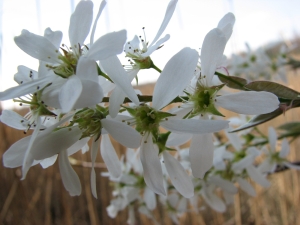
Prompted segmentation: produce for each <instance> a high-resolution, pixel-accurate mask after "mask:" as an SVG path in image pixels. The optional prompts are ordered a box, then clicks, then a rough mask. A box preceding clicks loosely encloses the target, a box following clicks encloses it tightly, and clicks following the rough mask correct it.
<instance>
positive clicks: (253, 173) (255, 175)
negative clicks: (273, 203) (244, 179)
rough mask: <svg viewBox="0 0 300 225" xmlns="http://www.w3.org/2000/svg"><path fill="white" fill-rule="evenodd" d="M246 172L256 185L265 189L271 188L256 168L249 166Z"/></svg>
mask: <svg viewBox="0 0 300 225" xmlns="http://www.w3.org/2000/svg"><path fill="white" fill-rule="evenodd" d="M246 170H247V173H248V175H249V177H250V178H251V179H252V180H254V181H255V182H256V183H258V184H259V185H261V186H263V187H265V188H267V187H269V186H270V182H269V181H268V180H267V179H266V178H265V176H264V175H263V174H261V173H260V171H259V170H258V169H257V168H255V167H254V166H248V167H247V168H246Z"/></svg>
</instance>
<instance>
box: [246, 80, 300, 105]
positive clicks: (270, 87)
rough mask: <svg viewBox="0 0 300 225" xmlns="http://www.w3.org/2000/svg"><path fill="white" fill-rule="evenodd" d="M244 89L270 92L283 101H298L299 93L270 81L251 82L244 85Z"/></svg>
mask: <svg viewBox="0 0 300 225" xmlns="http://www.w3.org/2000/svg"><path fill="white" fill-rule="evenodd" d="M245 88H248V89H249V90H252V91H267V92H271V93H273V94H274V95H276V96H277V97H279V98H285V99H291V100H292V99H299V98H300V93H299V92H297V91H295V90H293V89H291V88H288V87H286V86H284V85H281V84H277V83H274V82H271V81H253V82H250V83H248V84H247V85H245Z"/></svg>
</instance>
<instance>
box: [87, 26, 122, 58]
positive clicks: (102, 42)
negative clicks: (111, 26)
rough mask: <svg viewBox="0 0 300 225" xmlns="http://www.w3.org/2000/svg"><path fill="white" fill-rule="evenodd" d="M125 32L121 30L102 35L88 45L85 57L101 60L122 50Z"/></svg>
mask: <svg viewBox="0 0 300 225" xmlns="http://www.w3.org/2000/svg"><path fill="white" fill-rule="evenodd" d="M126 36H127V32H126V30H121V31H118V32H112V33H108V34H105V35H103V36H102V37H100V38H99V39H98V40H97V41H95V43H94V44H93V45H92V46H91V47H90V50H89V52H88V53H87V55H86V56H87V57H89V58H91V59H94V60H96V61H97V60H102V59H106V58H108V57H111V56H114V55H118V54H120V53H122V52H123V46H124V43H125V41H126Z"/></svg>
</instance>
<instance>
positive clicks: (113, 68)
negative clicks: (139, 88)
mask: <svg viewBox="0 0 300 225" xmlns="http://www.w3.org/2000/svg"><path fill="white" fill-rule="evenodd" d="M101 65H102V67H103V69H104V70H105V72H106V73H107V74H108V76H109V77H110V78H111V79H112V80H113V82H114V83H115V84H116V85H118V86H119V88H120V89H122V91H123V92H124V93H125V94H126V95H127V96H128V98H129V99H130V100H131V101H133V102H134V103H135V104H136V105H139V99H138V97H137V95H136V93H135V91H134V89H133V87H132V85H131V81H130V79H129V77H128V75H127V73H126V71H125V70H124V68H123V66H122V64H121V62H120V60H119V59H118V57H117V56H113V57H110V58H107V59H105V60H101Z"/></svg>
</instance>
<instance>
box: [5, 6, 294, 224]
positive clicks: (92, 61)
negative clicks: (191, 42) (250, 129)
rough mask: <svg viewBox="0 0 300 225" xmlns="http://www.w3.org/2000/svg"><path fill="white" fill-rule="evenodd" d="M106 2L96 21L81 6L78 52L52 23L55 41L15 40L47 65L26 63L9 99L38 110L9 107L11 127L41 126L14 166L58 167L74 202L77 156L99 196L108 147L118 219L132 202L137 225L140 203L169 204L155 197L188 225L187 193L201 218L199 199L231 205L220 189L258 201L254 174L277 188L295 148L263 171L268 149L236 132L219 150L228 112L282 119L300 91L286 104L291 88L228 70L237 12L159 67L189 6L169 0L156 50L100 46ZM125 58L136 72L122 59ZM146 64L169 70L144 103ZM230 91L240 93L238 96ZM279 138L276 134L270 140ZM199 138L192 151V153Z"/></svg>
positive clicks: (50, 36) (106, 40) (108, 42)
mask: <svg viewBox="0 0 300 225" xmlns="http://www.w3.org/2000/svg"><path fill="white" fill-rule="evenodd" d="M105 4H106V2H105V0H103V1H102V3H101V5H100V8H99V13H98V15H97V17H96V20H95V21H93V3H92V1H89V0H87V1H84V0H82V1H80V2H79V3H78V5H77V7H76V9H75V11H74V13H73V14H72V16H71V19H70V26H69V39H70V44H69V45H67V44H62V43H61V40H62V32H61V31H52V30H51V29H50V28H47V29H46V30H45V33H44V35H43V36H40V35H36V34H33V33H30V32H29V31H27V30H23V31H22V33H21V35H20V36H17V37H15V43H16V44H17V45H18V46H19V47H20V48H21V49H22V50H23V51H24V52H26V53H27V54H28V55H30V56H31V57H34V58H36V59H37V60H39V68H38V69H37V70H33V69H30V68H28V67H26V66H19V67H18V72H17V73H16V74H15V76H14V79H15V81H16V82H17V83H18V85H17V86H15V87H13V88H10V89H7V90H5V91H4V92H1V93H0V100H8V99H13V100H14V101H15V102H18V103H19V104H20V105H26V106H28V108H29V112H28V114H27V115H25V116H24V117H22V116H20V115H19V114H17V113H15V112H13V111H11V110H4V111H3V113H2V115H1V118H0V119H1V122H3V123H5V124H6V125H8V126H11V127H13V128H15V129H19V130H24V131H25V132H27V131H28V130H33V132H32V134H31V135H30V136H27V137H25V138H23V139H21V140H19V141H17V142H16V143H15V144H13V145H12V146H11V147H10V148H9V149H8V150H7V151H6V152H5V153H4V155H3V162H4V165H5V166H6V167H11V168H14V167H19V166H21V167H22V179H25V177H26V174H27V172H28V170H29V169H30V167H32V166H34V165H36V164H41V165H42V166H43V167H44V168H46V167H49V166H51V165H53V164H54V163H55V161H56V160H58V164H59V168H60V173H61V177H62V181H63V184H64V186H65V188H66V190H67V191H68V192H69V193H70V195H79V194H80V193H81V184H80V181H79V178H78V175H77V174H76V172H75V171H74V170H73V168H72V166H71V164H70V161H69V159H68V156H70V155H72V154H74V153H75V152H77V151H79V150H82V152H83V153H84V152H86V151H90V152H91V162H92V169H91V179H90V180H91V188H92V193H93V195H94V196H95V197H97V189H96V173H95V170H94V165H95V160H96V156H97V152H98V150H99V147H100V153H101V156H102V158H103V160H104V162H105V164H106V166H107V169H108V176H109V177H110V179H111V180H112V181H113V182H114V183H115V191H114V196H115V199H114V200H113V201H112V202H111V205H110V206H109V207H108V208H107V210H108V213H109V215H110V216H111V217H115V216H116V214H117V212H118V211H120V210H123V209H124V208H125V207H126V206H128V207H129V208H130V210H129V213H130V216H129V222H130V223H132V224H134V217H133V208H132V203H133V202H138V203H139V210H140V212H142V213H144V214H146V215H148V216H149V217H150V218H153V219H154V217H153V216H152V215H151V210H153V209H154V208H155V207H156V204H157V203H156V197H155V193H156V194H159V195H160V197H159V198H160V201H161V202H162V203H163V204H164V205H165V206H166V209H167V210H168V212H169V213H170V215H171V217H172V218H173V219H174V221H177V216H178V215H179V214H181V213H183V212H186V211H187V203H188V201H187V198H188V199H190V203H191V204H193V205H194V210H196V211H197V210H199V206H197V205H196V202H197V198H198V197H199V196H201V197H202V198H203V199H204V200H205V201H206V202H207V204H208V205H210V206H211V207H212V208H214V209H216V210H217V211H224V210H225V208H226V207H225V203H224V202H223V200H221V199H220V198H219V197H218V195H216V194H215V191H216V189H217V188H222V190H223V193H224V197H225V202H226V203H229V202H231V200H232V196H233V194H234V193H236V191H237V188H236V187H235V185H234V183H236V182H237V183H239V185H240V187H241V188H242V189H243V190H244V191H246V192H247V193H249V194H250V195H254V190H253V188H252V186H251V185H250V183H248V181H247V178H251V179H252V180H254V181H255V182H257V183H259V184H261V185H262V186H267V185H268V181H267V180H266V179H265V174H266V172H272V171H274V168H275V167H276V165H277V164H283V165H287V166H291V164H289V163H288V162H286V161H285V159H284V157H285V156H286V155H287V152H288V150H287V148H288V147H287V146H288V144H287V142H286V141H284V142H283V143H282V146H283V147H282V149H283V150H282V151H281V152H280V153H279V154H277V153H276V151H275V148H274V145H273V144H270V146H271V148H270V149H271V150H270V152H269V153H267V157H266V158H267V160H265V161H264V163H262V164H261V166H259V167H256V166H254V162H255V158H256V157H257V156H258V155H260V154H261V153H260V151H259V150H258V149H256V148H255V147H250V146H248V145H243V143H239V142H238V141H234V140H238V139H239V138H237V137H235V136H234V134H229V133H227V136H228V139H229V140H230V141H231V143H229V142H228V143H219V142H218V140H216V138H215V136H214V133H215V132H220V131H222V130H224V129H226V130H227V129H228V128H229V125H228V124H229V120H226V118H220V117H224V116H223V114H222V113H221V110H220V108H224V109H226V110H229V111H232V112H236V113H240V114H244V115H257V116H258V117H259V116H260V115H261V114H264V115H268V114H270V113H271V115H273V114H272V113H273V112H276V110H279V109H280V104H282V102H283V103H284V104H288V103H289V101H290V102H291V100H290V98H292V97H293V96H294V95H295V93H294V92H292V91H290V92H289V95H288V97H286V96H287V92H286V89H285V92H284V94H283V97H282V95H281V92H280V90H278V88H277V89H276V90H277V91H272V90H271V89H270V88H267V87H266V88H264V86H263V87H261V85H260V83H259V85H253V84H252V83H248V82H247V81H246V80H243V79H242V78H240V79H237V78H236V77H232V76H229V75H228V74H226V73H227V71H228V70H227V68H226V60H225V57H224V55H223V52H224V49H225V46H226V43H227V41H228V40H229V38H230V36H231V34H232V31H233V27H234V23H235V17H234V15H233V14H232V13H228V14H226V15H225V16H224V17H223V18H221V19H220V22H219V23H218V24H217V26H216V28H213V29H212V30H211V31H209V32H208V33H207V35H206V36H205V38H204V41H203V43H202V47H201V52H200V53H198V52H197V51H196V50H194V49H191V48H189V47H186V48H183V49H181V50H179V51H178V53H176V54H175V55H174V56H172V57H170V59H169V61H168V62H167V63H166V65H165V66H164V68H163V69H159V68H158V67H157V66H156V65H155V64H154V62H153V60H152V59H151V54H152V53H154V52H155V51H156V50H158V49H160V48H161V47H162V44H164V43H165V42H166V41H167V40H168V39H169V38H170V35H169V34H167V35H165V36H164V37H163V38H161V36H162V34H163V33H164V31H165V30H166V28H167V25H168V23H169V22H170V20H171V18H172V15H173V13H174V10H175V8H176V4H177V0H171V1H170V2H169V4H168V6H167V9H166V14H165V16H164V19H163V21H162V24H161V26H160V28H159V29H158V32H157V34H156V36H155V38H154V39H153V41H152V42H151V43H150V44H149V43H148V41H147V40H146V38H144V39H142V38H141V37H140V38H139V37H138V36H135V37H134V38H133V39H132V40H131V41H128V40H127V31H126V30H121V31H116V32H112V33H108V34H105V35H103V36H101V37H99V38H98V39H97V40H96V41H94V33H95V29H96V27H97V20H98V19H99V17H100V14H101V12H102V11H103V9H104V7H105ZM88 35H90V40H89V42H87V41H86V37H87V36H88ZM199 44H200V43H199ZM122 52H125V57H127V58H128V59H129V61H130V66H123V65H122V64H121V62H120V59H119V57H120V56H119V54H120V53H122ZM143 69H153V70H155V72H159V73H160V76H159V78H158V80H157V82H156V84H155V88H154V91H153V94H152V96H144V95H143V93H141V92H140V91H138V90H135V89H134V87H133V86H132V84H131V82H132V80H133V79H134V78H135V77H136V78H137V77H138V75H139V71H140V70H143ZM224 72H225V74H223V73H224ZM264 84H265V83H264ZM273 85H275V84H273ZM225 86H228V87H232V88H235V89H239V90H240V91H239V92H235V93H228V91H224V87H225ZM237 87H238V88H237ZM268 87H269V86H268ZM280 88H281V89H283V87H281V86H280ZM226 92H227V93H226ZM292 93H293V94H294V95H292ZM297 95H298V94H297ZM290 96H292V97H290ZM282 99H284V100H282ZM293 101H294V99H293ZM173 103H176V104H173ZM170 107H171V109H169V108H170ZM167 108H168V109H169V110H167ZM271 133H272V132H271ZM273 133H274V132H273ZM110 137H112V138H113V139H115V140H116V141H118V142H119V143H120V144H122V145H123V146H125V147H127V148H129V149H128V150H127V152H126V160H125V159H124V157H121V160H120V158H119V156H118V155H117V154H116V151H115V149H114V147H113V145H112V143H111V140H110ZM275 139H276V138H274V135H270V143H274V140H275ZM89 140H91V143H92V144H91V147H89V146H88V144H87V143H88V141H89ZM188 141H191V142H190V146H189V148H188V149H186V150H182V149H180V146H181V145H182V144H184V143H187V142H188ZM228 146H234V148H235V150H232V149H228ZM135 149H137V150H135ZM171 187H172V191H171V192H170V191H169V190H170V188H171ZM175 190H176V191H177V192H178V193H177V192H176V191H175ZM193 199H194V200H193ZM195 199H196V200H195Z"/></svg>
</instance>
